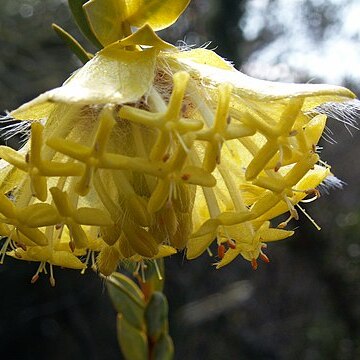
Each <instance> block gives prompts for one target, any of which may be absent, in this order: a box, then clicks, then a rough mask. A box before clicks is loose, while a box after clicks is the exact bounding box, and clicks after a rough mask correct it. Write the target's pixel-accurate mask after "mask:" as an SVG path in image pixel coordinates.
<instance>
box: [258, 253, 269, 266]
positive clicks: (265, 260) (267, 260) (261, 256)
mask: <svg viewBox="0 0 360 360" xmlns="http://www.w3.org/2000/svg"><path fill="white" fill-rule="evenodd" d="M259 256H260V259H261V260H262V261H264V262H265V263H267V264H268V263H269V262H270V259H269V258H268V257H267V256H266V255H265V254H264V253H263V252H260V255H259Z"/></svg>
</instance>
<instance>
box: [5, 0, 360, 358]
mask: <svg viewBox="0 0 360 360" xmlns="http://www.w3.org/2000/svg"><path fill="white" fill-rule="evenodd" d="M289 3H290V4H293V7H291V6H289ZM356 4H357V1H356V0H353V1H351V0H336V1H335V0H332V1H321V0H297V1H293V2H286V1H282V0H271V1H270V0H252V1H246V0H243V1H240V0H223V1H220V0H212V1H206V0H193V2H192V4H191V6H190V8H189V9H188V10H187V11H186V13H185V15H184V16H183V17H182V18H181V19H180V21H179V22H178V23H177V24H176V26H175V27H173V28H171V29H169V30H166V31H165V32H163V33H162V34H161V35H162V36H163V37H165V38H166V39H167V40H169V41H172V42H176V41H177V40H179V39H180V40H185V41H186V42H187V43H188V44H196V45H197V46H200V45H203V44H204V43H206V41H208V40H212V43H211V45H210V48H216V49H217V52H218V53H220V54H221V55H222V56H224V57H226V58H227V59H231V60H233V61H234V63H235V64H236V66H237V67H238V68H242V69H244V70H245V71H246V72H247V73H249V74H255V75H257V76H258V77H262V78H271V79H282V80H284V81H289V80H294V79H295V80H302V81H309V80H312V79H313V78H315V80H316V81H326V80H328V81H332V82H334V81H335V82H337V83H338V84H346V85H347V86H350V88H351V89H352V90H353V91H355V92H356V91H358V90H359V88H358V86H359V84H360V82H359V72H358V69H359V64H360V56H359V57H357V56H358V51H357V49H360V47H359V41H360V40H359V39H360V30H359V29H358V28H357V27H356V26H355V23H354V22H352V20H351V19H352V18H351V16H350V15H349V14H350V13H354V12H355V14H356V13H357V14H359V11H360V10H359V7H357V5H356ZM347 10H348V11H350V12H347ZM357 18H358V17H357ZM54 21H55V22H57V23H59V24H60V25H61V26H63V27H64V28H65V29H66V30H68V31H70V32H72V33H73V34H77V31H76V29H75V27H74V25H73V23H72V22H71V19H70V15H69V12H68V10H67V4H66V1H65V0H1V3H0V49H1V57H0V110H11V109H14V108H15V107H17V106H18V105H20V104H21V103H23V102H24V101H27V100H30V99H31V98H33V97H35V96H36V95H37V94H39V93H40V92H42V91H44V90H46V89H49V88H52V87H55V86H58V85H59V84H61V83H62V82H63V81H64V80H65V79H66V78H67V77H68V75H69V73H71V72H72V71H74V70H75V69H76V68H77V67H79V65H80V64H79V63H78V62H77V60H76V59H75V58H74V57H73V56H72V55H71V54H70V53H69V52H68V50H67V49H66V47H65V46H64V45H63V44H62V43H61V42H60V40H59V39H58V38H57V36H56V35H55V33H53V32H52V31H51V29H50V24H51V23H52V22H54ZM80 39H81V37H80ZM83 43H84V42H83ZM345 45H346V46H345ZM332 48H335V50H336V49H339V50H338V51H335V52H333V51H330V49H332ZM314 51H315V52H314ZM339 52H340V58H338V55H339V54H338V53H339ZM335 53H336V54H337V55H336V57H334V56H335V55H331V54H335ZM311 54H313V55H311ZM311 56H313V57H311ZM309 59H310V60H309ZM312 59H317V60H316V61H317V62H315V61H314V60H312ZM341 59H342V60H341ZM329 64H330V65H331V66H329ZM352 64H353V65H352ZM324 69H329V70H327V71H323V70H324ZM313 82H314V81H313ZM329 125H330V128H331V129H332V131H333V135H332V137H333V138H334V139H335V140H336V141H337V142H338V144H337V145H331V144H329V143H327V142H325V141H323V145H324V151H323V157H324V158H325V159H327V160H329V162H330V163H331V164H333V171H334V172H335V173H336V174H337V175H338V176H339V177H341V178H342V179H343V180H344V181H345V182H346V183H347V184H348V185H347V186H346V188H345V190H344V191H336V192H332V193H331V194H330V195H329V196H324V197H322V198H321V199H320V200H319V201H317V203H316V205H315V206H311V205H310V206H308V207H307V209H308V211H309V212H310V213H311V215H312V216H313V217H314V218H315V219H316V220H317V221H318V222H319V223H320V224H321V225H322V227H323V230H322V231H321V232H317V231H316V229H315V228H314V227H312V225H311V224H310V223H309V222H308V221H306V219H303V218H302V219H301V221H300V222H299V223H294V224H293V226H300V231H298V233H297V236H296V238H293V239H289V240H287V241H284V242H280V243H275V244H272V245H271V246H270V248H269V251H268V254H269V255H270V257H271V260H272V261H271V263H270V264H269V265H265V264H261V266H260V267H259V269H258V270H257V271H256V272H254V271H253V270H252V269H251V267H250V266H249V264H248V263H247V262H245V261H241V260H239V261H235V262H233V263H232V264H231V265H229V266H228V267H227V268H225V269H222V270H220V271H215V269H214V268H213V267H212V266H211V264H212V262H213V260H212V259H211V258H209V257H207V256H206V255H203V256H202V257H201V258H200V259H198V260H195V261H193V262H187V261H186V260H184V257H183V255H182V254H179V255H178V256H175V257H172V258H171V259H167V264H166V266H167V284H166V287H165V292H166V294H167V296H168V300H169V306H170V333H171V334H172V336H173V339H174V342H175V348H176V358H177V359H182V358H187V359H239V358H241V359H309V360H317V359H343V360H346V359H355V358H358V357H360V340H359V339H360V305H359V304H360V301H359V299H360V286H359V281H360V242H359V235H358V234H359V230H360V213H359V199H360V193H359V192H360V188H359V185H358V179H359V177H360V166H359V162H358V157H359V154H360V152H359V151H360V142H359V134H358V133H354V134H353V136H351V135H349V133H348V132H347V131H346V129H345V128H344V127H343V126H342V125H341V124H335V123H331V124H329ZM36 266H37V265H36V264H28V263H25V262H24V263H23V262H20V261H16V260H12V259H6V262H5V264H4V265H3V266H1V267H0V293H1V299H2V306H1V308H0V347H1V349H2V353H1V355H2V358H4V359H10V358H18V359H35V358H36V359H39V360H41V359H53V360H56V359H63V358H65V359H74V358H77V359H79V360H81V359H87V360H88V359H90V360H95V359H108V360H112V359H119V358H120V356H119V349H118V345H117V341H116V330H115V317H114V316H115V311H114V310H113V308H112V306H111V304H110V302H109V300H108V297H107V294H106V290H105V287H104V284H103V283H102V281H101V280H100V279H99V278H97V276H96V275H95V274H94V273H92V271H88V272H87V273H86V274H85V275H81V274H80V273H78V272H75V271H67V270H61V269H56V270H55V271H56V272H55V276H56V280H57V286H56V287H55V289H53V288H50V286H49V284H48V283H47V281H46V278H45V277H41V279H40V280H39V281H38V283H36V284H35V285H30V284H29V282H30V279H31V276H32V274H33V273H34V272H35V270H36Z"/></svg>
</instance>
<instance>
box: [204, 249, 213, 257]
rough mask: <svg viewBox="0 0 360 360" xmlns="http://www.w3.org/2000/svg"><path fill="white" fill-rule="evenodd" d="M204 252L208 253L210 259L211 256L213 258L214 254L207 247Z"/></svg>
mask: <svg viewBox="0 0 360 360" xmlns="http://www.w3.org/2000/svg"><path fill="white" fill-rule="evenodd" d="M206 252H207V253H208V255H209V256H210V257H213V256H214V254H213V253H212V251H211V249H210V248H209V247H207V248H206Z"/></svg>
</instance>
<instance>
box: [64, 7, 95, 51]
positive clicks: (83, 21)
mask: <svg viewBox="0 0 360 360" xmlns="http://www.w3.org/2000/svg"><path fill="white" fill-rule="evenodd" d="M86 2H87V0H68V3H69V7H70V10H71V12H72V14H73V16H74V19H75V21H76V23H77V25H78V27H79V29H80V30H81V31H82V33H83V34H84V35H85V37H86V38H87V39H89V40H90V41H91V42H92V43H93V44H94V45H95V46H96V47H97V48H98V49H101V48H102V45H101V44H100V42H99V40H98V39H97V38H96V36H95V35H94V33H93V32H92V30H91V28H90V26H89V22H88V19H87V17H86V15H85V11H84V8H83V5H84V4H85V3H86Z"/></svg>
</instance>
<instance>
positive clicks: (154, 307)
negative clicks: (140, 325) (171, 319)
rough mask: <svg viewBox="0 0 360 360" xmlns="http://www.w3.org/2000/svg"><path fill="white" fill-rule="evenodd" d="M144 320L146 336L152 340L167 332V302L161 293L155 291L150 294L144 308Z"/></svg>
mask: <svg viewBox="0 0 360 360" xmlns="http://www.w3.org/2000/svg"><path fill="white" fill-rule="evenodd" d="M145 320H146V326H147V330H148V336H150V337H151V339H153V340H154V341H157V340H158V339H159V337H160V335H161V334H164V333H166V332H167V327H168V303H167V300H166V297H165V295H164V294H163V293H161V292H159V291H156V292H154V293H153V294H152V296H151V298H150V301H149V303H148V305H147V307H146V310H145Z"/></svg>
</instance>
